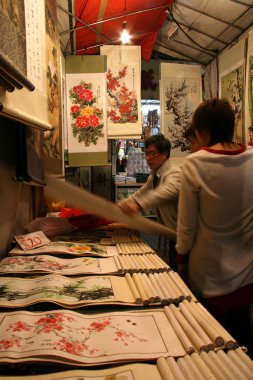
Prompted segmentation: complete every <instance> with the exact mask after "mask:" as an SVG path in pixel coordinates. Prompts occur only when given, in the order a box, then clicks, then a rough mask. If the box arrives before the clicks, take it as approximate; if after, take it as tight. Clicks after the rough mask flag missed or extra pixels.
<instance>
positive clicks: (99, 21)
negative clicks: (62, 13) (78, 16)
mask: <svg viewBox="0 0 253 380" xmlns="http://www.w3.org/2000/svg"><path fill="white" fill-rule="evenodd" d="M57 7H58V5H57ZM168 8H169V5H161V6H159V7H153V8H147V9H143V10H141V11H136V12H129V13H124V14H122V15H120V16H115V17H111V18H107V19H104V20H98V21H96V22H92V23H90V24H85V25H84V26H79V27H78V28H74V29H68V30H64V31H63V32H61V33H60V36H62V35H63V34H66V33H69V32H74V31H77V30H80V29H84V28H88V27H91V26H95V25H98V24H103V23H106V22H110V21H114V20H119V19H124V18H126V17H129V16H135V15H138V14H141V13H145V12H152V11H156V10H159V9H168ZM62 10H63V9H62ZM73 17H74V16H73ZM83 24H84V23H83Z"/></svg>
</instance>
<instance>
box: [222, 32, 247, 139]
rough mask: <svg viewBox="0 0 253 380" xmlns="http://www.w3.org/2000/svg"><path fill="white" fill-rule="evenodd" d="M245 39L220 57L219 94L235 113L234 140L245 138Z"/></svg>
mask: <svg viewBox="0 0 253 380" xmlns="http://www.w3.org/2000/svg"><path fill="white" fill-rule="evenodd" d="M244 55H245V39H243V40H241V41H240V42H239V43H237V44H236V45H234V46H233V47H232V48H231V49H229V50H227V51H226V52H224V53H223V54H221V56H220V58H219V73H220V75H219V85H220V86H219V96H220V98H225V99H227V100H228V101H229V103H230V104H231V106H232V108H233V110H234V114H235V136H234V141H235V142H236V143H241V142H243V141H244V140H245V131H244V124H245V123H244V102H245V99H244V91H245V84H244V76H245V57H244Z"/></svg>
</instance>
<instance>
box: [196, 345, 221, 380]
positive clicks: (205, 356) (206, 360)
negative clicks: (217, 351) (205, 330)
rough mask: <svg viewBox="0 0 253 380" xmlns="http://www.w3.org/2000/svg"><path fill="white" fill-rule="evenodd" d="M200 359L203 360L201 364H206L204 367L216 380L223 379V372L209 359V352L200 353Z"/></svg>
mask: <svg viewBox="0 0 253 380" xmlns="http://www.w3.org/2000/svg"><path fill="white" fill-rule="evenodd" d="M213 353H214V352H213ZM200 357H201V359H202V360H203V362H204V363H205V364H206V366H207V367H208V368H209V369H210V371H211V372H212V373H213V375H214V376H215V379H216V380H224V379H225V377H224V375H223V372H222V371H221V369H220V367H219V366H217V364H216V362H215V361H214V360H213V358H212V357H211V355H210V352H205V351H201V353H200Z"/></svg>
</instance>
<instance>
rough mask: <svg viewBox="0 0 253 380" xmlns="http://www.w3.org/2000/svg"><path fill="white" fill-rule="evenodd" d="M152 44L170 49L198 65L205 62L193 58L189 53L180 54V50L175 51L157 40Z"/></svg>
mask: <svg viewBox="0 0 253 380" xmlns="http://www.w3.org/2000/svg"><path fill="white" fill-rule="evenodd" d="M154 46H158V47H162V48H163V49H165V50H168V51H172V52H173V53H176V54H178V55H180V56H181V57H184V58H187V59H188V60H189V61H191V62H196V63H199V64H200V65H203V66H205V63H203V62H200V61H197V60H196V59H195V58H193V57H191V56H189V55H186V54H182V52H179V51H177V50H175V49H171V48H168V46H166V45H163V44H161V43H159V42H156V43H155V45H154ZM153 50H154V49H153ZM178 59H179V60H180V58H178Z"/></svg>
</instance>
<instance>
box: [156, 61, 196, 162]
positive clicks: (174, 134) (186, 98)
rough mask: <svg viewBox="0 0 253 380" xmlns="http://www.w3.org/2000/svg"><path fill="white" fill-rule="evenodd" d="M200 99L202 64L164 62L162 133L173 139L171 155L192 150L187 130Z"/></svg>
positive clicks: (161, 91)
mask: <svg viewBox="0 0 253 380" xmlns="http://www.w3.org/2000/svg"><path fill="white" fill-rule="evenodd" d="M201 100H202V88H201V67H200V65H184V64H177V63H161V81H160V101H161V133H163V134H164V135H165V137H167V138H168V139H169V140H170V141H171V155H172V156H184V155H186V154H187V153H189V142H188V141H187V139H186V138H185V137H184V134H185V131H186V129H187V127H188V125H189V123H190V122H191V119H192V115H193V112H194V111H195V109H196V108H197V106H198V105H199V103H200V102H201Z"/></svg>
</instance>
